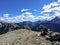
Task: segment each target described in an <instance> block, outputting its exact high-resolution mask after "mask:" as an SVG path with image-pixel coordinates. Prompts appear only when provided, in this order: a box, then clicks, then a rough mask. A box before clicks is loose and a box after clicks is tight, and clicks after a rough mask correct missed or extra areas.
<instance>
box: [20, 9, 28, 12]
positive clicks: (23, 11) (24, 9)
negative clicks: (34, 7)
mask: <svg viewBox="0 0 60 45" xmlns="http://www.w3.org/2000/svg"><path fill="white" fill-rule="evenodd" d="M28 10H29V9H22V10H21V12H24V11H28Z"/></svg>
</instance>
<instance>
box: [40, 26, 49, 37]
mask: <svg viewBox="0 0 60 45" xmlns="http://www.w3.org/2000/svg"><path fill="white" fill-rule="evenodd" d="M47 33H48V29H47V28H46V27H44V26H43V27H41V36H45V35H47Z"/></svg>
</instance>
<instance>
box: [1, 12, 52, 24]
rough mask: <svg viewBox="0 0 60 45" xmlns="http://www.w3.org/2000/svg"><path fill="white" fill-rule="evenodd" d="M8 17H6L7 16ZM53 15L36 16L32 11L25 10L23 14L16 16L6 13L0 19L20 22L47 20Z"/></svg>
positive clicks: (8, 21)
mask: <svg viewBox="0 0 60 45" xmlns="http://www.w3.org/2000/svg"><path fill="white" fill-rule="evenodd" d="M5 17H6V18H5ZM51 19H52V17H49V16H34V15H33V14H32V13H31V12H24V13H22V14H21V15H18V16H15V17H9V15H8V14H4V16H3V17H0V21H3V22H7V23H18V22H23V21H31V22H34V21H38V20H41V21H45V20H51Z"/></svg>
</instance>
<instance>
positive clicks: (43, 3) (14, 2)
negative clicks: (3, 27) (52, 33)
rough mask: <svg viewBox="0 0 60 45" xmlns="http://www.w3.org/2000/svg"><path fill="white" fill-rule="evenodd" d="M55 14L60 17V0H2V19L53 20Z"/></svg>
mask: <svg viewBox="0 0 60 45" xmlns="http://www.w3.org/2000/svg"><path fill="white" fill-rule="evenodd" d="M55 16H57V17H60V0H0V21H5V22H22V21H37V20H51V19H53V18H54V17H55ZM6 20H7V21H6Z"/></svg>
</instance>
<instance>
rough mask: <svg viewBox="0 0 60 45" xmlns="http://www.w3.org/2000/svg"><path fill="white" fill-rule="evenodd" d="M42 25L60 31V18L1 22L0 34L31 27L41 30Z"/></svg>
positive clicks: (34, 29)
mask: <svg viewBox="0 0 60 45" xmlns="http://www.w3.org/2000/svg"><path fill="white" fill-rule="evenodd" d="M40 25H44V26H46V27H47V28H50V29H51V30H52V31H56V32H60V18H58V17H55V18H54V19H52V20H50V21H40V20H38V21H36V22H31V21H24V22H20V23H5V22H0V34H3V33H6V32H9V31H13V30H16V29H21V28H22V29H25V28H29V29H31V30H33V31H40V30H41V27H40Z"/></svg>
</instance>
